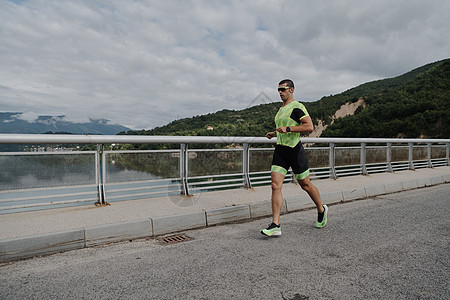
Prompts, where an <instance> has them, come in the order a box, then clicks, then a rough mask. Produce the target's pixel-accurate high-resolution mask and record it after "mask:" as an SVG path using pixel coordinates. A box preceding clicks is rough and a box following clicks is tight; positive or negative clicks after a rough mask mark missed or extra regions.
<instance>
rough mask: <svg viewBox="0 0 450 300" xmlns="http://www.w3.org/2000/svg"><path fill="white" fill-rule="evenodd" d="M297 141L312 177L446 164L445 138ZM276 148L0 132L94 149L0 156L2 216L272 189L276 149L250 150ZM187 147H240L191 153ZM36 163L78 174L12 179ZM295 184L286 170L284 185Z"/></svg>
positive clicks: (209, 140) (186, 139) (247, 140)
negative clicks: (40, 180)
mask: <svg viewBox="0 0 450 300" xmlns="http://www.w3.org/2000/svg"><path fill="white" fill-rule="evenodd" d="M302 142H303V143H304V144H305V145H306V147H305V150H306V152H307V156H308V160H309V165H310V174H311V178H312V179H320V178H334V179H336V178H338V177H343V176H353V175H360V174H363V175H369V174H372V173H381V172H394V171H399V170H414V169H418V168H432V167H439V166H448V165H450V159H449V154H450V139H380V138H377V139H370V138H362V139H360V138H302ZM275 143H276V139H271V140H268V139H266V138H264V137H205V136H203V137H193V136H130V135H114V136H107V135H105V136H99V135H38V134H37V135H30V134H0V144H35V145H37V144H45V145H49V144H71V145H73V144H95V145H97V149H96V151H65V152H0V168H3V170H1V169H0V178H2V180H3V181H5V182H4V183H0V184H2V185H0V190H1V191H0V212H3V213H5V212H15V211H23V210H24V209H45V208H48V207H59V206H67V205H76V204H85V203H86V202H91V203H92V202H94V201H95V203H96V204H97V205H106V204H108V202H114V201H123V200H132V199H145V198H149V197H154V196H162V195H179V194H181V195H190V194H192V193H198V192H202V191H211V190H222V189H231V188H240V187H245V188H252V187H255V186H261V185H267V184H270V165H271V156H272V153H273V149H274V148H273V147H271V148H267V147H266V148H257V147H252V146H255V145H259V146H260V145H262V144H275ZM112 144H179V145H180V147H179V149H174V150H140V151H137V150H129V151H128V150H127V151H124V150H121V151H114V150H107V149H106V148H107V147H105V145H112ZM191 144H224V145H230V144H234V145H240V146H239V147H237V148H232V149H225V148H223V149H189V145H191ZM43 157H45V159H44V158H43ZM61 157H65V159H64V160H62V159H61ZM68 161H70V163H68ZM36 164H37V165H38V166H37V167H36V170H35V171H34V172H36V173H49V174H51V175H49V177H53V178H57V179H58V178H59V177H61V178H63V177H65V176H66V175H65V174H66V173H64V172H66V171H67V170H66V169H67V168H69V169H70V168H77V171H76V172H75V173H77V172H78V173H77V174H78V175H77V176H74V178H71V179H70V180H66V181H65V180H63V179H61V180H62V181H61V182H58V183H53V184H48V183H45V184H41V185H39V184H33V183H31V184H28V185H27V184H24V183H23V180H22V179H21V180H17V178H15V177H19V175H20V176H22V173H25V172H23V169H27V168H32V167H34V166H35V165H36ZM19 165H20V166H21V167H20V168H22V169H21V170H22V171H17V174H19V175H17V174H16V173H14V172H12V171H11V170H13V169H14V168H19V167H18V166H19ZM58 168H59V169H61V168H64V172H63V173H61V174H60V173H58V172H59V171H58V172H57V171H56V169H58ZM78 168H81V169H82V170H81V171H79V170H78ZM45 170H46V171H45ZM21 172H22V173H21ZM67 172H70V170H69V171H67ZM8 173H11V174H12V173H14V174H16V175H15V176H9V174H8ZM59 174H60V175H59ZM130 174H131V175H130ZM8 176H9V177H8ZM127 176H129V177H130V178H126V177H127ZM6 178H8V179H6ZM21 178H22V177H21ZM25 178H27V177H26V176H25ZM94 180H95V184H93V182H94ZM293 180H294V178H293V175H292V174H291V173H289V174H288V175H287V176H286V181H293ZM6 181H7V182H6ZM31 181H32V182H33V180H31ZM67 182H69V183H70V184H67Z"/></svg>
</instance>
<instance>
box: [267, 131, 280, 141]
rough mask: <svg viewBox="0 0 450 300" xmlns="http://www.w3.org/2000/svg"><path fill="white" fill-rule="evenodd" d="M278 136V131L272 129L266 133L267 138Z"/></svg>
mask: <svg viewBox="0 0 450 300" xmlns="http://www.w3.org/2000/svg"><path fill="white" fill-rule="evenodd" d="M275 136H277V133H276V132H275V131H271V132H268V133H266V138H268V139H271V138H273V137H275Z"/></svg>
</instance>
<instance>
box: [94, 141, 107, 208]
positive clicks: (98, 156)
mask: <svg viewBox="0 0 450 300" xmlns="http://www.w3.org/2000/svg"><path fill="white" fill-rule="evenodd" d="M105 173H106V166H105V152H104V145H103V144H97V152H96V153H95V181H96V183H97V198H98V202H97V203H96V205H106V195H105V184H104V182H105Z"/></svg>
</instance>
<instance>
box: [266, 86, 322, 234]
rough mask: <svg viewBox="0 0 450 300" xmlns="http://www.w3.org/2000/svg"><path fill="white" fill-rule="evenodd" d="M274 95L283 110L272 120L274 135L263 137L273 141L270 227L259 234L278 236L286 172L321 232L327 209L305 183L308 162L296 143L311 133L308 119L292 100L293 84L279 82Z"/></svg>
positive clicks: (316, 190)
mask: <svg viewBox="0 0 450 300" xmlns="http://www.w3.org/2000/svg"><path fill="white" fill-rule="evenodd" d="M278 93H279V94H280V98H281V100H282V101H283V106H282V107H281V108H280V109H279V110H278V112H277V114H276V116H275V125H276V131H273V132H268V133H267V134H266V137H267V138H269V139H271V138H273V137H275V136H276V137H277V145H276V146H275V152H274V154H273V160H272V168H271V179H272V215H273V217H272V223H271V224H270V225H269V227H267V228H266V229H263V230H261V233H262V234H264V235H266V236H278V235H281V226H280V213H281V206H282V205H283V196H282V194H281V188H282V186H283V181H284V177H285V176H286V174H287V172H288V170H289V168H292V171H293V172H294V174H295V178H296V179H297V181H298V183H299V184H300V186H301V188H302V189H303V190H305V191H306V192H307V193H308V195H309V196H310V197H311V199H312V201H314V203H315V204H316V207H317V212H318V217H317V222H316V227H317V228H322V227H324V226H325V225H326V224H327V213H328V207H327V206H326V205H322V201H321V199H320V193H319V190H318V189H317V187H316V186H315V185H313V184H312V183H311V180H310V179H309V168H308V161H307V159H306V155H305V149H303V146H302V143H301V142H300V133H301V132H311V131H313V129H314V127H313V123H312V120H311V117H310V116H309V114H308V111H307V110H306V108H305V106H304V105H303V104H301V103H299V102H297V101H295V100H294V96H293V94H294V82H292V80H290V79H285V80H282V81H281V82H280V83H279V84H278Z"/></svg>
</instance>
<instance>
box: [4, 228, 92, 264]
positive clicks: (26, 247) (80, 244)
mask: <svg viewBox="0 0 450 300" xmlns="http://www.w3.org/2000/svg"><path fill="white" fill-rule="evenodd" d="M84 247H85V242H84V230H83V229H80V230H71V231H64V232H58V233H51V234H45V235H39V236H34V237H26V238H18V239H10V240H3V241H0V262H5V261H10V260H16V259H20V258H27V257H33V256H37V255H43V254H52V253H58V252H62V251H67V250H75V249H81V248H84Z"/></svg>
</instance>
